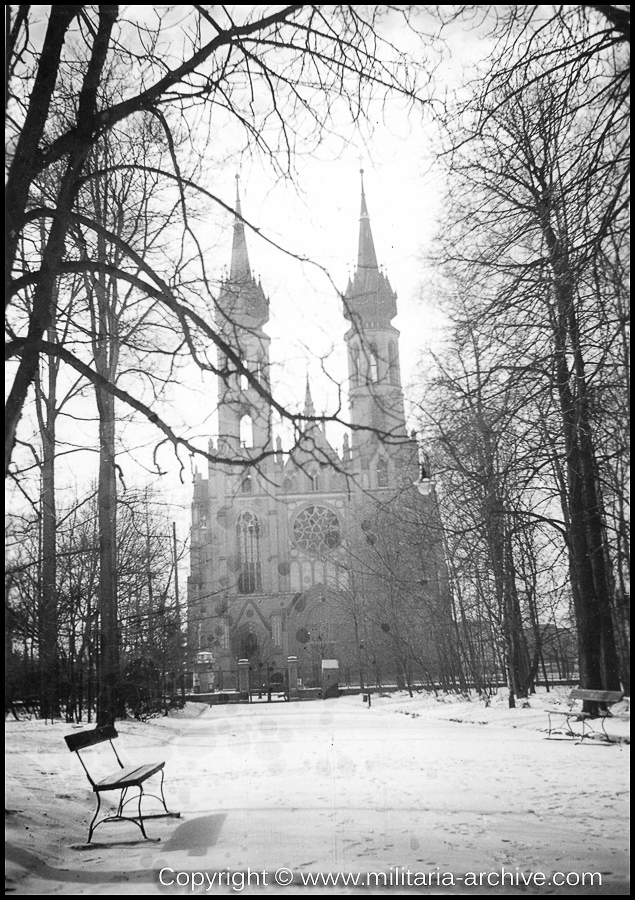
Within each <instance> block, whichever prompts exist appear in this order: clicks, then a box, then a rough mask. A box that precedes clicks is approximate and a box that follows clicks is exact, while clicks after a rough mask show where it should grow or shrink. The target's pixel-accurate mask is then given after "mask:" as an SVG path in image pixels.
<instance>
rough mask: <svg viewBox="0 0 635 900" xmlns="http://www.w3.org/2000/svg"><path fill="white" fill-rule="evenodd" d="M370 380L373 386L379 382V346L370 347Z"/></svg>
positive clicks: (372, 345)
mask: <svg viewBox="0 0 635 900" xmlns="http://www.w3.org/2000/svg"><path fill="white" fill-rule="evenodd" d="M370 380H371V381H372V382H373V384H376V383H377V382H378V381H379V354H378V353H377V344H371V345H370Z"/></svg>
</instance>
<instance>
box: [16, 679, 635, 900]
mask: <svg viewBox="0 0 635 900" xmlns="http://www.w3.org/2000/svg"><path fill="white" fill-rule="evenodd" d="M403 705H404V704H403V703H402V706H403ZM400 711H402V712H403V709H401V710H400ZM519 713H520V711H519ZM542 716H543V718H544V714H542ZM541 721H542V720H541ZM527 724H528V725H529V722H528V723H527ZM542 724H544V723H542ZM31 725H32V726H33V728H32V729H31V741H30V742H29V737H28V736H29V728H28V727H26V726H31ZM37 725H38V723H16V725H15V731H14V732H9V735H8V749H9V754H8V760H7V772H8V794H9V796H8V805H9V807H10V808H12V809H16V810H18V811H17V812H15V813H13V814H11V815H10V816H9V820H8V824H9V827H8V839H9V842H10V846H9V849H8V853H7V858H8V860H9V861H10V865H12V866H13V869H12V870H10V871H11V873H12V875H13V877H15V878H16V881H15V883H14V884H12V885H11V887H13V888H14V889H15V890H16V891H17V892H19V893H38V894H44V893H59V892H63V893H68V894H73V893H77V894H79V893H92V894H118V893H126V894H128V893H129V894H158V893H167V894H171V893H177V894H187V893H192V890H191V884H190V885H187V886H183V887H178V886H176V884H173V885H169V884H167V885H165V886H161V885H160V884H159V872H161V871H162V872H163V874H162V876H161V877H162V879H163V881H164V882H169V881H170V880H175V879H176V877H177V876H176V873H179V872H182V873H192V872H197V873H202V874H201V876H200V877H201V878H203V877H204V873H207V874H208V875H209V877H216V879H217V883H216V884H214V886H213V888H210V885H209V882H205V883H204V884H203V885H202V886H201V887H200V888H198V889H197V891H195V892H196V893H205V892H207V893H208V894H236V893H240V892H241V891H240V887H241V885H240V881H239V879H240V877H243V878H244V877H246V874H245V873H247V874H248V873H252V876H251V881H250V886H249V887H247V886H245V888H244V890H243V891H242V893H245V894H246V895H248V896H249V895H253V894H257V893H261V892H264V893H274V892H275V893H279V892H282V893H306V894H310V893H313V894H318V895H320V894H325V893H329V892H331V893H336V894H347V893H356V894H358V895H359V894H362V895H369V894H373V893H378V892H380V888H379V887H376V886H375V887H369V886H368V884H367V885H366V887H364V888H362V887H360V886H358V887H356V888H355V887H352V886H348V887H345V886H344V885H342V884H341V883H340V884H339V886H338V888H337V889H336V890H333V889H332V888H331V889H330V891H329V889H326V888H324V887H303V880H302V879H303V875H304V876H305V875H306V873H307V872H308V873H333V874H335V873H353V874H355V873H360V874H361V873H368V872H376V873H382V875H381V876H380V878H382V877H383V878H385V879H386V883H387V884H388V885H390V879H392V884H393V887H392V888H388V891H389V892H392V893H395V894H398V893H403V894H405V893H411V892H413V891H415V892H425V893H448V892H449V893H463V894H468V893H479V894H483V893H485V894H487V893H509V892H512V893H515V892H519V891H520V890H521V889H522V892H523V893H542V894H563V893H567V892H569V893H594V894H603V893H624V892H627V891H628V887H627V877H628V876H627V872H628V839H627V828H628V824H627V823H628V796H627V787H628V758H629V755H630V747H629V746H627V745H625V744H619V745H614V746H606V745H599V744H597V743H593V742H586V743H585V744H582V745H578V744H575V743H573V742H571V741H558V742H556V741H545V740H544V733H542V732H540V731H538V730H536V728H535V726H534V727H518V728H516V727H509V725H504V726H498V725H495V724H489V725H487V726H483V725H475V724H464V723H457V722H452V721H440V720H438V719H435V718H432V717H427V716H426V715H425V712H423V711H422V712H421V714H420V715H418V716H417V717H416V718H415V717H413V716H408V715H400V714H397V706H396V705H395V703H394V702H391V701H390V700H389V701H387V702H386V703H385V704H383V705H382V702H381V701H379V702H377V703H375V704H374V705H373V707H372V708H371V709H368V708H366V707H365V706H364V705H363V704H362V703H361V698H359V697H351V698H341V699H339V700H331V701H322V702H313V703H287V704H285V703H275V704H270V705H269V704H259V705H252V706H250V707H246V706H237V707H215V708H213V709H207V708H205V709H204V710H203V711H202V713H201V714H200V715H199V716H198V717H197V718H189V719H188V718H184V719H157V720H153V721H152V722H150V723H148V724H146V725H141V724H138V723H127V722H126V723H121V724H120V725H118V728H119V731H120V734H121V735H122V737H121V741H120V743H121V745H122V747H123V748H125V751H126V753H127V755H128V756H130V757H131V758H133V759H139V760H145V759H146V758H147V759H154V758H157V757H161V756H162V757H163V758H165V759H166V760H167V763H166V773H167V777H166V795H167V798H168V805H169V806H171V807H172V808H175V809H179V810H181V812H182V815H183V818H182V819H181V820H161V819H159V820H154V821H152V822H150V823H149V824H148V831H149V834H151V835H153V836H156V837H161V842H160V843H157V844H144V843H142V842H138V841H136V837H137V833H138V832H137V831H136V828H135V826H134V825H129V824H127V823H124V824H111V825H104V826H102V827H101V828H99V829H98V830H97V833H96V841H97V842H99V843H98V844H97V846H95V847H93V848H90V849H88V850H73V849H70V845H72V844H79V843H81V842H82V841H84V840H85V835H86V826H87V822H88V819H89V817H90V810H91V809H92V802H93V801H92V797H91V796H90V794H89V792H88V791H86V790H84V785H83V784H82V781H81V779H82V778H83V773H82V772H81V771H79V764H78V763H77V760H76V759H75V758H74V757H71V755H70V754H68V753H66V752H64V751H63V750H62V749H61V747H60V744H61V743H62V735H63V734H64V733H67V732H68V729H69V726H68V725H57V724H56V725H53V726H48V729H47V730H46V731H44V738H41V737H40V735H41V732H42V730H43V729H44V726H42V725H41V724H40V725H39V730H37ZM21 726H23V727H21ZM8 727H9V726H8ZM35 734H37V735H38V738H37V740H36V738H35ZM25 735H26V737H25ZM20 740H24V741H25V743H24V748H23V750H24V752H20V746H19V745H20ZM38 741H39V742H41V743H42V746H39V744H38ZM12 750H13V751H14V752H13V753H12V752H11V751H12ZM15 751H17V752H15ZM43 751H46V753H47V755H46V756H45V755H44V753H43ZM42 774H45V775H46V776H47V779H46V791H41V790H40V791H36V790H34V789H33V788H31V789H29V782H31V784H32V785H36V784H37V783H38V780H40V781H42ZM29 797H30V799H29ZM47 821H48V822H49V823H50V825H49V827H47ZM25 829H26V832H27V833H28V832H31V840H32V843H31V844H30V843H29V840H28V839H25ZM280 867H285V868H288V869H289V870H291V872H292V873H293V878H294V880H293V884H292V885H290V886H288V887H286V888H280V887H277V886H276V885H275V883H274V873H275V872H276V870H278V869H279V868H280ZM502 867H504V868H505V870H506V871H507V872H510V873H511V874H512V875H513V876H515V877H516V878H519V876H520V873H523V874H524V876H525V878H528V877H529V873H536V872H544V873H545V874H546V876H547V877H548V878H550V877H551V876H552V874H553V873H554V872H564V873H583V872H591V873H602V875H603V879H602V880H603V888H597V887H595V888H593V889H589V890H588V891H585V890H584V889H583V888H581V887H579V886H578V887H575V888H573V889H567V888H555V887H553V886H547V885H545V886H544V887H540V886H536V885H530V886H529V887H527V886H526V885H523V886H522V888H521V887H520V886H519V887H518V888H516V889H512V890H511V891H510V888H509V887H506V888H505V889H504V890H503V889H501V888H497V887H495V886H490V887H487V886H483V887H481V888H474V887H471V886H466V885H465V884H464V883H463V882H462V881H460V880H459V878H460V877H461V876H464V875H465V873H468V872H476V873H481V872H483V873H485V877H486V878H487V877H488V876H491V879H494V880H495V879H496V878H498V877H499V876H500V873H501V870H502ZM25 868H26V869H28V872H29V874H28V875H27V876H26V877H25V878H23V879H22V880H18V879H20V878H22V876H23V874H24V871H23V870H24V869H25ZM263 872H266V873H267V875H266V880H267V884H268V887H266V888H264V889H263V888H262V882H263V881H264V880H265V876H264V875H263ZM408 872H409V873H411V874H410V875H407V874H406V873H408ZM232 873H234V874H233V875H232ZM235 873H243V874H242V876H241V875H240V874H235ZM255 873H259V875H258V876H256V874H255ZM416 873H420V874H419V881H418V882H417V881H416V880H415V876H416ZM422 873H423V874H424V877H425V878H427V879H429V880H428V881H422V880H421V878H422ZM444 873H452V875H453V876H454V879H455V884H454V886H453V887H449V888H448V887H445V888H443V887H440V886H438V880H441V879H444V878H445V880H446V884H447V881H448V878H449V876H446V875H445V874H444ZM186 877H189V876H186V875H185V874H183V875H180V876H179V879H180V880H185V878H186ZM374 877H375V876H373V878H374ZM219 878H220V879H221V881H223V879H224V883H222V884H220V885H219V884H218V879H219ZM231 878H233V879H234V880H233V887H232V885H231V883H230V884H227V881H228V880H230V879H231ZM508 878H509V876H508ZM408 879H409V880H408ZM435 879H436V880H435ZM257 881H259V882H260V888H259V887H257V886H256V884H257ZM374 883H375V882H371V885H374ZM379 884H381V880H380V881H379ZM397 884H398V885H401V886H400V887H397V886H395V885H397ZM408 884H410V885H417V884H418V885H424V886H420V887H414V886H410V887H409V886H408ZM468 884H469V883H468ZM381 892H385V889H381Z"/></svg>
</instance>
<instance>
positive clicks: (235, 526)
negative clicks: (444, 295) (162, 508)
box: [188, 182, 426, 691]
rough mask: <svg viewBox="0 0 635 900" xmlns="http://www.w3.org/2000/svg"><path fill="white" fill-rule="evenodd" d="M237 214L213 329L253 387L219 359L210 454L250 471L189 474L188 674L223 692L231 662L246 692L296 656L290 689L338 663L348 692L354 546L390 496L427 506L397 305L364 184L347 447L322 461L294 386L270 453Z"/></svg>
mask: <svg viewBox="0 0 635 900" xmlns="http://www.w3.org/2000/svg"><path fill="white" fill-rule="evenodd" d="M236 211H237V213H238V215H237V216H236V217H235V222H234V230H233V245H232V250H231V265H230V270H229V274H228V276H227V277H226V279H225V280H224V282H223V284H222V286H221V290H220V293H219V298H218V312H217V327H218V328H219V331H220V333H221V335H222V337H223V339H224V340H225V341H226V342H227V344H228V345H229V346H230V347H231V348H232V349H233V350H234V351H235V352H236V353H237V355H238V356H239V357H240V359H241V360H242V361H243V363H244V365H245V367H246V368H247V369H248V370H249V372H250V373H251V375H252V378H251V379H249V378H247V377H246V376H245V375H244V374H242V375H241V374H239V373H237V372H236V371H235V365H234V366H232V364H231V362H230V360H228V359H227V358H226V356H225V355H224V354H223V353H222V352H219V358H218V363H219V368H220V370H224V371H225V372H226V375H225V377H224V378H219V395H218V422H219V429H218V438H217V447H216V452H217V455H218V456H220V457H224V458H226V459H236V458H240V459H243V460H246V461H249V460H253V464H252V465H248V466H242V467H238V466H235V465H230V464H222V463H215V464H211V463H210V464H209V467H208V472H207V477H203V476H202V475H201V474H198V473H197V474H196V476H195V482H194V495H193V503H192V530H191V575H190V578H189V583H188V594H189V596H188V641H189V651H190V666H191V669H192V671H193V672H194V673H195V674H194V678H195V685H196V686H197V687H198V690H201V691H207V690H211V689H220V690H228V689H233V688H236V687H237V685H238V676H237V672H238V660H249V668H250V672H251V675H250V677H251V683H252V686H255V687H256V688H258V687H260V686H261V685H262V684H263V683H265V682H270V681H273V682H274V683H275V682H281V681H282V679H283V677H284V675H283V673H284V671H285V666H286V662H287V659H288V658H289V657H297V659H298V670H299V676H300V679H301V684H303V685H306V686H312V685H319V683H320V678H321V668H322V665H323V661H324V660H336V661H337V663H338V665H339V671H340V681H345V682H346V681H348V682H353V683H358V682H359V676H360V672H361V670H362V669H363V667H364V666H368V665H369V664H370V663H369V659H368V646H369V635H368V629H369V628H370V624H369V623H370V619H369V617H368V616H367V615H365V613H364V603H365V598H364V596H363V594H364V592H367V591H368V590H370V589H369V587H368V584H369V583H368V578H371V579H372V573H370V572H369V573H366V576H364V573H363V572H360V566H362V567H363V562H362V561H361V560H362V557H361V556H360V553H359V552H358V549H356V548H358V547H359V541H360V540H362V542H363V540H364V530H365V528H366V527H367V523H368V522H369V521H371V520H373V521H374V519H373V518H372V517H373V516H375V514H376V513H377V512H378V511H380V510H381V509H385V508H387V505H389V504H390V503H391V502H393V501H394V500H395V498H399V497H403V496H404V495H407V497H408V498H409V503H411V504H414V505H417V504H425V502H426V501H425V498H422V497H420V496H419V495H418V493H417V489H416V486H415V482H416V481H417V479H418V477H419V471H420V470H419V462H418V447H417V443H416V440H415V439H414V436H409V435H408V434H407V430H406V422H405V413H404V398H403V392H402V386H401V372H400V364H399V332H398V331H397V330H396V328H395V327H394V326H393V324H392V320H393V318H394V317H395V316H396V314H397V297H396V294H395V292H394V291H393V289H392V287H391V285H390V282H389V280H388V278H387V277H386V275H385V274H384V273H383V271H382V270H381V269H380V267H379V266H378V263H377V256H376V252H375V246H374V241H373V235H372V232H371V224H370V218H369V215H368V209H367V204H366V198H365V194H364V186H363V182H362V195H361V213H360V219H359V243H358V255H357V266H356V269H355V273H354V275H353V277H352V278H351V279H350V280H349V283H348V285H347V287H346V290H345V292H344V294H343V314H344V317H345V318H346V319H347V320H348V325H349V327H348V331H347V332H346V334H345V335H344V341H345V343H346V347H347V357H348V397H349V421H350V426H351V428H350V438H349V437H345V438H344V445H343V447H342V448H341V449H336V448H335V447H332V446H331V444H330V443H329V441H328V440H327V437H326V434H325V428H324V427H323V425H322V424H321V423H320V422H319V420H317V421H313V420H312V417H313V416H315V410H314V406H313V402H312V398H311V391H310V385H309V382H308V378H307V383H306V390H305V398H304V414H305V416H306V417H307V419H306V420H305V426H304V428H303V432H302V434H301V436H300V439H299V440H298V441H297V443H296V446H295V448H294V449H293V451H291V452H290V453H284V452H283V451H282V447H281V444H280V441H279V439H278V441H277V442H275V440H274V436H273V435H272V411H271V407H270V404H269V403H268V402H267V398H266V396H264V395H265V394H267V393H268V392H269V390H270V389H273V386H272V385H271V384H270V382H269V371H270V367H269V350H270V339H269V337H268V335H267V333H266V330H265V328H266V324H267V321H268V318H269V300H268V298H267V297H266V295H265V293H264V290H263V288H262V285H261V284H260V282H259V281H258V280H257V279H256V278H255V277H254V275H253V274H252V271H251V266H250V262H249V255H248V249H247V242H246V236H245V228H244V224H243V222H242V219H241V210H240V200H239V198H238V197H237V206H236ZM232 369H233V371H232ZM260 387H261V388H262V392H261V391H260V390H259V388H260ZM402 564H403V560H402ZM382 627H384V628H385V629H387V628H388V626H382ZM365 641H366V643H365ZM373 653H374V664H375V666H379V665H380V664H381V665H382V666H383V678H384V679H385V680H391V679H392V678H394V677H395V672H394V671H391V668H392V669H394V668H395V667H394V665H392V663H391V656H390V653H389V652H387V651H386V652H385V653H384V654H383V656H381V654H379V655H380V656H381V659H380V660H379V662H378V654H377V652H376V651H373ZM243 665H244V664H243ZM362 677H363V674H362Z"/></svg>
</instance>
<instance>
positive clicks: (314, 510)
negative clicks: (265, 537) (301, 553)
mask: <svg viewBox="0 0 635 900" xmlns="http://www.w3.org/2000/svg"><path fill="white" fill-rule="evenodd" d="M293 537H294V540H295V544H296V546H297V547H299V548H300V549H301V550H308V551H309V553H318V554H319V553H325V552H327V551H328V550H334V549H335V547H339V545H340V523H339V519H338V518H337V516H336V515H335V513H333V512H331V510H330V509H327V508H326V507H325V506H307V507H306V509H303V510H302V512H300V513H299V514H298V516H297V517H296V520H295V522H294V523H293Z"/></svg>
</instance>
